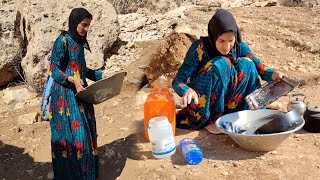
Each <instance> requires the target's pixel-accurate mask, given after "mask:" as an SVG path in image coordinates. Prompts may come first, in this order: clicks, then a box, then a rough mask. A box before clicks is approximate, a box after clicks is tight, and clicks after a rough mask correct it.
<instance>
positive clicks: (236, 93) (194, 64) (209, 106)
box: [172, 39, 274, 129]
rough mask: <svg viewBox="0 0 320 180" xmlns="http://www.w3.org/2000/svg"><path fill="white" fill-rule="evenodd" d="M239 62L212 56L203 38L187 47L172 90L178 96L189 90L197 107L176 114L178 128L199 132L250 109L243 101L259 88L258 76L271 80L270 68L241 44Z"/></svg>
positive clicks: (189, 107) (271, 71)
mask: <svg viewBox="0 0 320 180" xmlns="http://www.w3.org/2000/svg"><path fill="white" fill-rule="evenodd" d="M239 46H240V48H238V49H240V52H234V56H235V57H237V56H236V55H237V54H238V57H237V58H238V62H237V63H232V61H231V60H230V59H229V58H228V57H226V56H216V57H211V56H210V54H209V53H208V51H207V50H206V48H205V46H204V41H203V40H202V39H200V40H197V41H195V42H194V43H193V44H192V45H191V47H190V48H189V50H188V52H187V55H186V57H185V60H184V62H183V63H182V65H181V67H180V68H179V70H178V73H177V76H176V78H175V79H174V80H173V82H172V87H173V88H174V90H175V91H176V92H177V94H178V95H179V96H181V97H182V96H183V95H184V93H185V92H186V91H187V90H188V89H189V88H192V89H193V90H195V91H196V92H197V94H198V98H199V104H194V103H191V104H189V105H188V106H187V107H185V108H184V109H182V110H181V111H179V112H178V113H177V116H176V121H177V127H178V128H184V129H198V128H202V127H205V126H207V125H208V124H213V123H215V121H216V120H217V119H218V118H219V117H221V116H222V115H224V114H227V113H232V112H237V111H241V110H246V109H249V106H248V104H247V103H246V102H245V100H244V98H245V97H246V96H247V95H248V94H250V93H251V92H252V91H254V90H255V89H257V88H258V87H260V79H259V76H261V78H262V79H263V80H266V81H271V80H272V78H271V76H272V73H273V72H274V70H273V69H271V68H267V67H266V66H265V65H264V64H262V63H261V62H260V60H259V59H258V58H257V57H256V56H255V55H254V54H253V53H252V51H251V50H250V48H249V47H248V46H247V45H246V44H245V43H244V42H240V44H239Z"/></svg>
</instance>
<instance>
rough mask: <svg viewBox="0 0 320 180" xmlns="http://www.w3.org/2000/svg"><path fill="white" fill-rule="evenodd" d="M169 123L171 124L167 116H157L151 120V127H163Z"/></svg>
mask: <svg viewBox="0 0 320 180" xmlns="http://www.w3.org/2000/svg"><path fill="white" fill-rule="evenodd" d="M167 123H169V120H168V118H167V117H166V116H157V117H153V118H151V119H150V121H149V126H150V127H152V126H163V125H165V124H167Z"/></svg>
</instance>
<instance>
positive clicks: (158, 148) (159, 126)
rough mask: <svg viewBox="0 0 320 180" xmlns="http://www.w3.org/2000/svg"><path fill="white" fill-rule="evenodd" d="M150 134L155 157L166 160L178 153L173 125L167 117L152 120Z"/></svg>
mask: <svg viewBox="0 0 320 180" xmlns="http://www.w3.org/2000/svg"><path fill="white" fill-rule="evenodd" d="M148 134H149V139H150V143H151V147H152V154H153V156H154V157H156V158H166V157H170V156H171V155H172V154H174V153H175V152H176V145H175V143H174V136H173V133H172V128H171V124H170V123H169V121H168V118H167V117H166V116H159V117H154V118H152V119H150V121H149V126H148Z"/></svg>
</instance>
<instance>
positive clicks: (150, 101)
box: [144, 87, 176, 140]
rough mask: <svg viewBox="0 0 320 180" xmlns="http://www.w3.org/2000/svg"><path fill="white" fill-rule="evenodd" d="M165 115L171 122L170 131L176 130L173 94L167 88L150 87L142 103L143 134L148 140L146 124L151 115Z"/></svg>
mask: <svg viewBox="0 0 320 180" xmlns="http://www.w3.org/2000/svg"><path fill="white" fill-rule="evenodd" d="M159 116H166V117H167V118H168V120H169V122H170V124H171V127H172V133H173V135H175V130H176V106H175V100H174V96H173V94H172V93H171V92H170V91H169V89H168V88H164V87H163V88H158V87H155V88H153V89H152V92H151V93H150V94H149V95H148V97H147V99H146V102H145V103H144V134H145V138H146V139H147V140H149V136H148V131H147V126H148V125H149V121H150V119H151V118H153V117H159Z"/></svg>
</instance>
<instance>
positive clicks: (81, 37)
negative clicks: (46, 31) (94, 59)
mask: <svg viewBox="0 0 320 180" xmlns="http://www.w3.org/2000/svg"><path fill="white" fill-rule="evenodd" d="M91 20H92V15H91V14H90V13H89V12H88V11H87V10H86V9H84V8H75V9H73V10H72V12H71V14H70V17H69V30H68V31H66V32H63V33H62V34H61V35H60V36H59V37H58V38H57V39H56V41H55V43H54V47H53V49H52V51H51V63H50V71H49V75H50V76H51V77H52V78H53V79H54V80H55V82H54V84H53V88H52V92H51V104H50V111H49V120H50V127H51V148H52V166H53V172H54V178H55V179H59V180H60V179H95V178H96V176H97V175H98V156H97V155H98V151H97V131H96V120H95V114H94V109H93V105H92V104H89V103H86V102H83V101H80V100H78V99H76V98H75V93H77V92H80V91H83V90H85V89H84V87H86V86H87V82H86V78H89V79H91V80H94V81H97V80H99V79H101V78H104V77H106V74H104V73H102V72H101V71H96V70H90V69H88V68H86V61H85V58H84V48H86V49H88V50H89V51H90V48H89V44H88V41H87V39H86V37H87V31H88V27H89V25H90V22H91Z"/></svg>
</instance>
